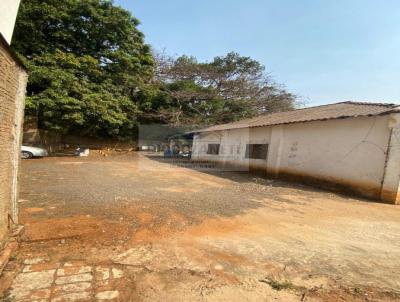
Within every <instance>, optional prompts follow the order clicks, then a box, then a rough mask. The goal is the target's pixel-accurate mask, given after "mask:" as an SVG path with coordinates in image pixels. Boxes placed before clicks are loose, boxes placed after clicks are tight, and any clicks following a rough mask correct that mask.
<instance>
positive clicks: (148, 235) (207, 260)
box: [0, 152, 400, 302]
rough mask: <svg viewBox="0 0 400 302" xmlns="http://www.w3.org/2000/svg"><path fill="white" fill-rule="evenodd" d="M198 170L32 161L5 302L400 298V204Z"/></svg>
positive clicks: (131, 156) (143, 163) (151, 163)
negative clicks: (21, 228) (21, 229)
mask: <svg viewBox="0 0 400 302" xmlns="http://www.w3.org/2000/svg"><path fill="white" fill-rule="evenodd" d="M195 167H197V168H198V166H195ZM195 167H192V166H190V165H186V166H185V167H181V166H179V165H176V164H175V163H172V162H170V161H165V160H161V159H158V158H153V157H149V156H146V155H144V154H138V153H134V152H131V153H123V154H122V153H121V154H120V153H116V154H112V155H110V156H108V157H103V156H100V155H94V156H90V157H88V158H74V157H57V158H45V159H37V160H25V161H23V164H22V175H21V178H20V181H21V192H20V200H19V206H20V222H21V223H22V224H24V225H25V227H26V231H25V233H24V235H23V242H22V244H21V247H20V249H19V251H18V253H17V254H16V256H15V257H13V258H12V260H11V262H10V263H9V265H8V266H7V268H6V271H5V272H4V274H3V276H2V277H1V279H0V291H2V292H3V293H2V297H3V299H6V300H8V301H92V300H93V301H95V300H98V301H285V302H287V301H400V278H399V272H400V260H399V259H400V207H399V206H393V205H386V204H379V203H374V202H370V201H367V200H362V199H355V198H350V197H346V196H341V195H338V194H334V193H330V192H326V191H320V190H317V189H315V188H310V187H306V186H300V185H294V184H289V183H285V182H280V181H271V180H267V179H262V178H259V177H257V176H254V175H249V174H245V173H237V172H226V171H225V172H224V171H215V170H214V169H200V170H196V169H195ZM39 279H40V280H43V281H41V282H39V281H37V280H39ZM33 280H36V281H33ZM36 283H37V284H36Z"/></svg>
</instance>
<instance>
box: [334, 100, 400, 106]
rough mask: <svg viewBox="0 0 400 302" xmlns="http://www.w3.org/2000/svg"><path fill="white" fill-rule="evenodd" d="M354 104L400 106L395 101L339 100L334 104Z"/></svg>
mask: <svg viewBox="0 0 400 302" xmlns="http://www.w3.org/2000/svg"><path fill="white" fill-rule="evenodd" d="M341 103H342V104H343V103H346V104H353V105H369V106H386V107H388V106H390V107H398V106H400V105H398V104H394V103H382V102H365V101H364V102H362V101H344V102H339V103H334V104H341ZM334 104H332V105H334Z"/></svg>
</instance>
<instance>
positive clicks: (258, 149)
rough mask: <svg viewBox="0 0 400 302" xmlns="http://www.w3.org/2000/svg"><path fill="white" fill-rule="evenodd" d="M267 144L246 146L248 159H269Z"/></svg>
mask: <svg viewBox="0 0 400 302" xmlns="http://www.w3.org/2000/svg"><path fill="white" fill-rule="evenodd" d="M267 154H268V145H267V144H248V145H246V158H252V159H265V160H266V159H267Z"/></svg>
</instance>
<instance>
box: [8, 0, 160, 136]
mask: <svg viewBox="0 0 400 302" xmlns="http://www.w3.org/2000/svg"><path fill="white" fill-rule="evenodd" d="M138 24H139V21H138V20H137V19H136V18H134V17H133V16H132V15H131V14H130V13H129V12H128V11H126V10H124V9H122V8H119V7H116V6H114V5H113V4H112V2H110V1H106V0H87V1H79V0H41V1H36V0H23V1H22V3H21V7H20V12H19V15H18V19H17V24H16V28H15V34H14V38H13V43H12V46H13V48H14V49H15V50H16V51H17V53H19V54H20V55H21V56H22V58H23V60H24V61H25V64H26V65H27V67H28V70H29V71H30V77H29V83H28V87H27V107H26V108H27V110H26V114H27V115H35V116H37V117H38V120H39V127H41V128H44V129H49V130H56V131H59V132H62V133H78V134H81V135H95V136H111V137H119V136H129V135H132V131H134V128H135V125H136V118H137V111H138V109H137V105H136V103H135V101H134V95H135V93H136V91H137V90H138V89H140V87H141V86H143V85H145V84H146V83H147V82H149V81H151V79H152V77H153V70H154V60H153V56H152V53H151V49H150V47H149V46H148V45H146V44H144V41H143V40H144V37H143V34H142V33H141V32H140V31H139V30H138V29H137V26H138Z"/></svg>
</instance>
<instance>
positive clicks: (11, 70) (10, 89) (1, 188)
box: [0, 36, 27, 242]
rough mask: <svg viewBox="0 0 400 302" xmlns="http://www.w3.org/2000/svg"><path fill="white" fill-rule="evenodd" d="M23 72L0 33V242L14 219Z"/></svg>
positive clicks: (23, 96)
mask: <svg viewBox="0 0 400 302" xmlns="http://www.w3.org/2000/svg"><path fill="white" fill-rule="evenodd" d="M26 82H27V74H26V72H25V71H24V69H23V68H22V67H21V66H20V65H19V64H18V62H17V61H16V60H15V58H14V57H13V56H12V54H11V53H10V51H9V47H8V45H7V43H6V42H5V41H4V39H1V36H0V242H1V240H2V239H3V238H4V236H5V235H6V233H7V225H8V216H9V215H10V216H11V217H12V219H13V220H14V221H15V222H17V221H18V213H17V207H16V204H17V193H18V191H17V175H18V166H19V154H20V142H21V136H22V135H21V134H22V122H23V110H24V105H25V104H24V99H25V88H26Z"/></svg>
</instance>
